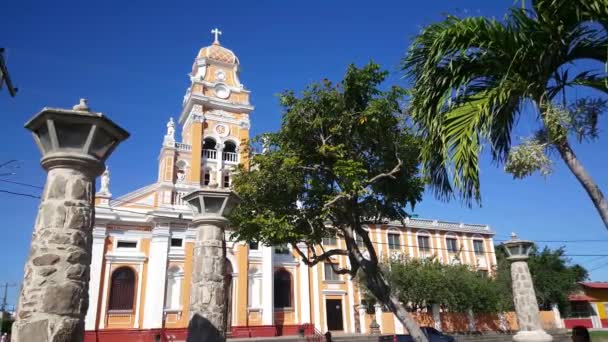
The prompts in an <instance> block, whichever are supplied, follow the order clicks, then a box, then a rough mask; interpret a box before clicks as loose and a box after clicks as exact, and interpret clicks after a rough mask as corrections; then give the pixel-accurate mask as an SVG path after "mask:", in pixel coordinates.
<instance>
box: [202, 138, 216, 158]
mask: <svg viewBox="0 0 608 342" xmlns="http://www.w3.org/2000/svg"><path fill="white" fill-rule="evenodd" d="M216 145H217V143H216V142H215V140H214V139H213V138H205V139H204V140H203V157H204V158H208V159H216V156H217V151H216V150H215V146H216Z"/></svg>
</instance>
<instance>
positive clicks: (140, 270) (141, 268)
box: [133, 262, 164, 329]
mask: <svg viewBox="0 0 608 342" xmlns="http://www.w3.org/2000/svg"><path fill="white" fill-rule="evenodd" d="M150 271H152V270H150ZM143 274H144V264H143V262H142V263H141V264H139V265H137V297H135V318H134V319H133V321H134V322H133V328H135V329H139V316H140V315H141V312H140V311H141V310H140V308H141V290H142V289H141V286H142V284H143V279H142V278H143V277H142V275H143ZM163 297H164V296H163Z"/></svg>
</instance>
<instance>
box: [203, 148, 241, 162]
mask: <svg viewBox="0 0 608 342" xmlns="http://www.w3.org/2000/svg"><path fill="white" fill-rule="evenodd" d="M203 159H204V160H218V153H217V150H214V149H203ZM222 160H223V161H224V162H226V163H227V164H237V163H238V162H239V155H238V153H236V152H222Z"/></svg>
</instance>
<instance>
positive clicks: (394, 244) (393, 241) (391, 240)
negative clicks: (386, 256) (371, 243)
mask: <svg viewBox="0 0 608 342" xmlns="http://www.w3.org/2000/svg"><path fill="white" fill-rule="evenodd" d="M387 237H388V248H389V249H391V250H395V249H400V248H401V241H400V234H399V231H398V230H397V229H390V230H389V231H388V236H387Z"/></svg>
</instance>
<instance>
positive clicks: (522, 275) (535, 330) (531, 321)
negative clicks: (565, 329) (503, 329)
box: [503, 233, 553, 342]
mask: <svg viewBox="0 0 608 342" xmlns="http://www.w3.org/2000/svg"><path fill="white" fill-rule="evenodd" d="M533 245H534V243H533V242H532V241H528V240H520V239H519V238H517V235H515V233H513V234H511V240H509V241H507V242H505V243H503V247H504V248H505V251H506V252H507V260H509V261H510V262H511V281H512V286H513V302H514V303H515V312H516V313H517V322H518V323H519V331H518V332H517V334H515V336H513V340H514V341H517V342H526V341H530V342H532V341H539V342H548V341H552V340H553V337H551V335H549V334H547V333H546V332H545V331H544V330H543V328H542V326H541V324H540V317H539V314H540V313H539V311H538V302H537V300H536V293H535V292H534V284H533V283H532V276H531V275H530V269H529V268H528V263H527V260H528V258H529V256H530V251H531V250H532V246H533Z"/></svg>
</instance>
